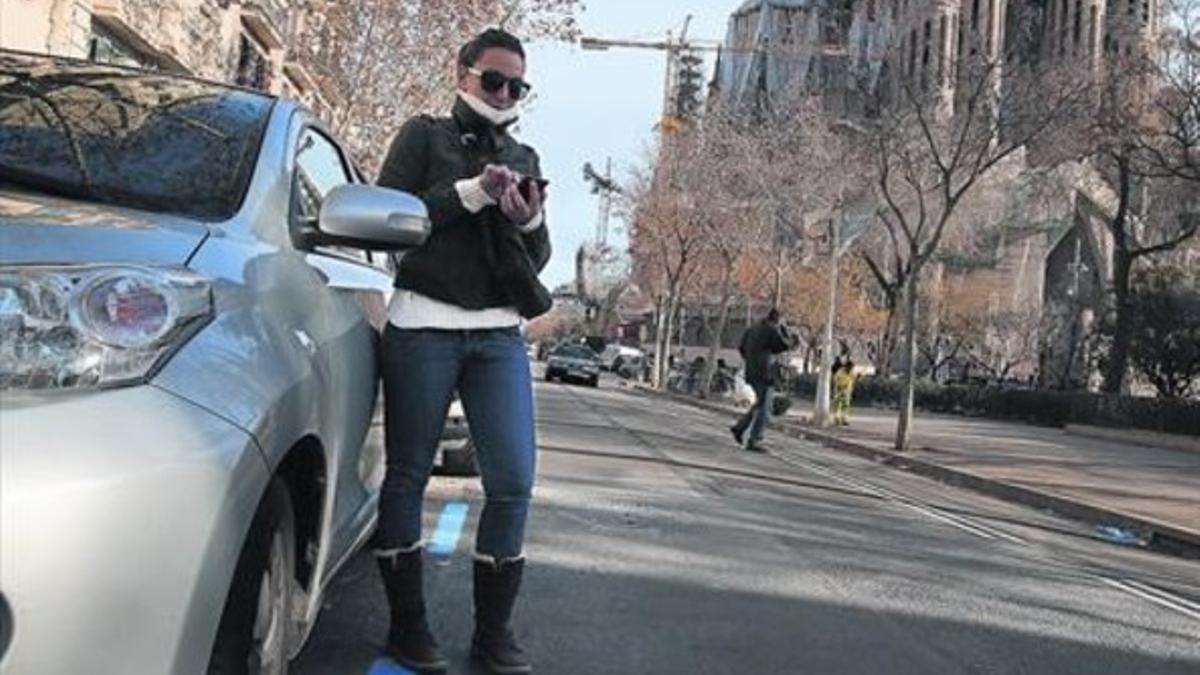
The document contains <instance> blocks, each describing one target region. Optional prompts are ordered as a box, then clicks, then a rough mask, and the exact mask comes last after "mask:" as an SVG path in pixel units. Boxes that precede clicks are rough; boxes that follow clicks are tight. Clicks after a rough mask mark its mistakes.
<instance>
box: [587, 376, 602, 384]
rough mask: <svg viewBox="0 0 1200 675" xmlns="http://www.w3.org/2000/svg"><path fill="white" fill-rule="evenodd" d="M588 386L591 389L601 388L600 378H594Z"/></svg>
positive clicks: (589, 381)
mask: <svg viewBox="0 0 1200 675" xmlns="http://www.w3.org/2000/svg"><path fill="white" fill-rule="evenodd" d="M588 386H589V387H599V386H600V376H599V375H597V376H596V377H593V378H592V379H590V380H588Z"/></svg>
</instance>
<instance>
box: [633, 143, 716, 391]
mask: <svg viewBox="0 0 1200 675" xmlns="http://www.w3.org/2000/svg"><path fill="white" fill-rule="evenodd" d="M704 149H705V144H704V143H703V142H696V143H687V142H681V141H678V140H673V139H668V142H665V143H664V144H663V146H662V148H661V149H660V151H659V152H658V154H657V156H656V157H655V158H654V159H653V160H651V162H650V166H649V169H648V171H646V172H640V173H639V172H635V173H634V176H633V179H632V184H631V185H630V186H629V187H628V188H627V189H625V190H624V191H623V192H622V197H623V198H622V200H621V201H622V204H621V210H623V211H625V212H626V216H625V217H626V220H627V221H628V222H630V223H631V226H630V254H631V255H632V257H633V261H634V278H635V280H636V281H637V282H638V285H639V286H640V287H641V288H642V289H644V290H647V291H648V292H650V293H651V294H652V295H653V296H654V297H655V305H656V315H657V316H656V326H655V363H654V371H653V386H655V387H662V386H664V385H665V384H666V374H667V363H668V359H669V355H670V351H671V336H672V334H673V333H674V329H675V317H676V316H677V315H678V313H679V308H680V303H681V302H682V300H683V295H684V291H685V290H686V287H687V284H688V282H689V281H690V279H691V276H692V274H693V273H694V272H695V271H696V264H697V262H698V260H699V259H700V257H701V255H702V252H703V249H704V239H705V236H706V227H705V220H706V219H708V218H710V217H711V216H712V213H711V208H712V207H714V206H716V205H717V198H716V197H715V196H714V195H711V194H709V193H707V192H706V191H705V189H704V188H705V187H706V186H708V185H709V184H710V181H709V180H707V178H708V176H707V175H706V172H707V171H709V170H710V169H711V163H709V162H704V161H699V162H696V163H693V160H702V159H703V152H704Z"/></svg>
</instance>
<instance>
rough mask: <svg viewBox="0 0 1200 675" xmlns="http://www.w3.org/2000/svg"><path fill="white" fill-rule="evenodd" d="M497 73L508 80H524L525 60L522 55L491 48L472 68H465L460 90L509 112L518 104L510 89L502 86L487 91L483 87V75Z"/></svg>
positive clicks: (485, 51) (484, 51) (484, 52)
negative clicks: (490, 72)
mask: <svg viewBox="0 0 1200 675" xmlns="http://www.w3.org/2000/svg"><path fill="white" fill-rule="evenodd" d="M472 71H477V72H472ZM488 71H495V72H498V73H500V74H501V75H503V76H504V78H505V79H507V80H514V79H516V80H524V78H525V59H523V58H521V55H520V54H518V53H516V52H513V51H510V50H508V49H504V48H502V47H489V48H488V49H485V50H483V53H482V54H480V55H479V60H478V61H476V62H475V65H474V66H473V67H472V68H469V69H468V68H464V69H463V71H462V77H460V78H459V85H458V86H459V88H460V89H462V90H463V91H465V92H467V93H468V94H471V95H472V96H475V97H476V98H478V99H481V100H482V101H483V102H484V103H487V104H488V105H490V106H492V107H493V108H497V109H499V110H508V109H509V108H512V107H513V106H515V105H516V104H517V99H516V98H514V97H513V96H512V92H511V91H510V90H509V89H510V88H509V87H508V86H507V85H506V86H502V87H499V88H497V89H496V90H494V91H487V90H486V89H485V88H484V86H483V76H482V75H481V74H482V73H487V72H488Z"/></svg>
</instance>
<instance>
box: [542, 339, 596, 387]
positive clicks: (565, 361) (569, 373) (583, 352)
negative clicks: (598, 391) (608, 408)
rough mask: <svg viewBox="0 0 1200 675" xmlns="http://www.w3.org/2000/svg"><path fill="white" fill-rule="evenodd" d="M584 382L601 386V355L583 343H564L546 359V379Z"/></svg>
mask: <svg viewBox="0 0 1200 675" xmlns="http://www.w3.org/2000/svg"><path fill="white" fill-rule="evenodd" d="M554 380H562V381H563V382H582V383H584V384H587V385H588V386H590V387H598V386H600V357H599V356H597V355H596V352H594V351H592V350H591V349H590V348H588V347H585V346H583V345H562V346H559V347H556V348H555V349H554V351H552V352H550V358H548V359H547V360H546V381H547V382H552V381H554Z"/></svg>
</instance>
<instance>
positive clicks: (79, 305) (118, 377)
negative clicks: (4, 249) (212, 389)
mask: <svg viewBox="0 0 1200 675" xmlns="http://www.w3.org/2000/svg"><path fill="white" fill-rule="evenodd" d="M212 311H213V308H212V288H211V285H210V283H209V282H208V280H207V279H205V278H203V277H200V276H199V275H197V274H195V273H194V272H190V271H188V270H185V269H180V268H161V267H131V266H100V265H95V266H92V265H89V266H71V267H41V266H38V267H34V266H30V267H0V390H8V389H39V390H55V389H59V390H62V389H81V388H89V387H108V386H118V385H126V384H134V383H138V382H143V381H145V379H146V378H147V377H149V376H150V375H151V374H152V373H153V372H154V370H155V369H156V368H157V367H158V366H159V365H160V364H161V363H162V362H163V361H165V360H166V358H167V357H168V356H169V355H170V354H171V353H172V352H174V351H175V350H176V349H177V348H178V347H179V346H180V345H182V344H183V343H184V342H186V341H187V339H188V338H190V337H191V336H192V335H193V334H195V332H196V330H198V329H199V328H200V327H201V326H203V325H204V323H205V322H206V321H207V320H208V319H209V317H211V316H212Z"/></svg>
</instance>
